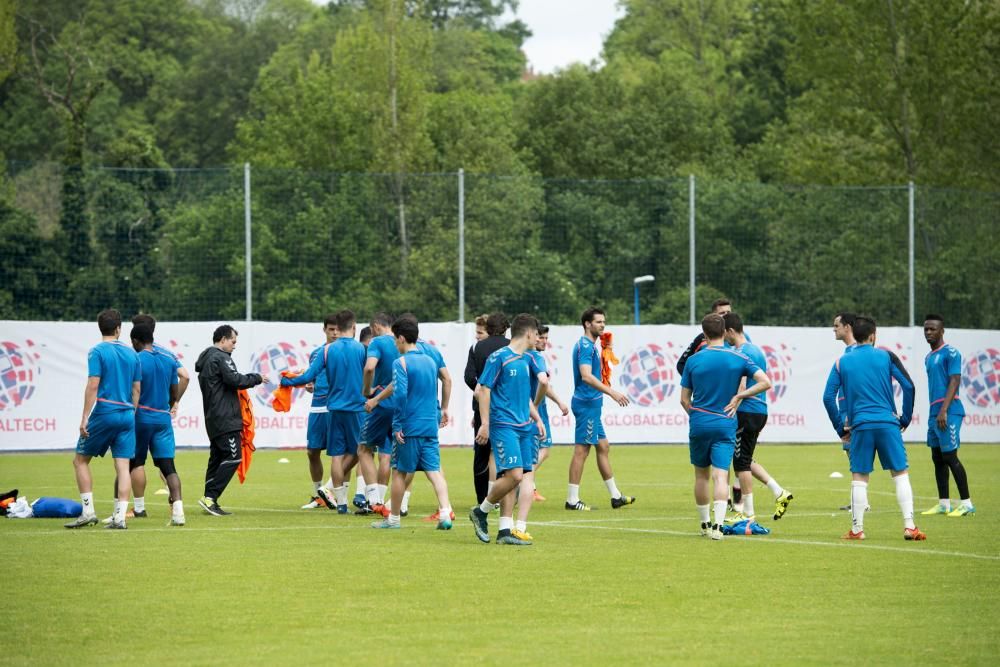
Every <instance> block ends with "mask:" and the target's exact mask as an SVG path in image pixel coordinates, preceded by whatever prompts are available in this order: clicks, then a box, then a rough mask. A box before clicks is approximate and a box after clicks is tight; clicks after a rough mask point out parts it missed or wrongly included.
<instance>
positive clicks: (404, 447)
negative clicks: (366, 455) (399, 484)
mask: <svg viewBox="0 0 1000 667" xmlns="http://www.w3.org/2000/svg"><path fill="white" fill-rule="evenodd" d="M394 443H395V444H394V445H393V447H392V467H393V469H395V470H396V471H398V472H401V473H411V472H416V471H418V470H423V471H424V472H439V471H440V470H441V449H440V447H439V446H438V439H437V436H423V437H422V436H419V435H410V436H407V437H406V442H398V441H394Z"/></svg>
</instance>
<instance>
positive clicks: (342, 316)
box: [337, 309, 357, 333]
mask: <svg viewBox="0 0 1000 667" xmlns="http://www.w3.org/2000/svg"><path fill="white" fill-rule="evenodd" d="M355 322H357V318H356V317H354V311H353V310H347V309H344V310H341V311H339V312H338V313H337V328H338V329H340V331H341V333H346V332H347V331H348V330H350V328H351V327H353V326H354V323H355Z"/></svg>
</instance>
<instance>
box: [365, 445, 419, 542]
mask: <svg viewBox="0 0 1000 667" xmlns="http://www.w3.org/2000/svg"><path fill="white" fill-rule="evenodd" d="M392 467H393V470H394V471H395V474H393V476H392V487H391V491H390V493H391V498H392V500H391V502H392V506H393V507H397V508H398V507H399V506H400V505H401V504H402V502H403V492H404V491H405V490H406V479H407V477H412V476H413V471H414V470H416V468H417V444H416V438H408V439H407V440H406V441H405V442H398V441H397V442H396V444H395V446H394V447H393V456H392ZM366 509H367V508H366ZM399 525H400V523H399V511H398V510H393V511H391V512H390V513H389V514H388V515H387V516H385V517H384V518H383V519H381V520H379V521H374V522H373V523H372V524H371V526H372V528H383V529H385V528H391V529H397V528H399Z"/></svg>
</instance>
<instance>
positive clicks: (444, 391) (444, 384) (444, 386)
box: [438, 366, 451, 428]
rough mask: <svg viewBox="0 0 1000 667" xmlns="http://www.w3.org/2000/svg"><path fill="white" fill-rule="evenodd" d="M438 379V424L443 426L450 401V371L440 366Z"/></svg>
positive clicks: (446, 422) (445, 423) (446, 421)
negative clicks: (439, 392) (439, 393)
mask: <svg viewBox="0 0 1000 667" xmlns="http://www.w3.org/2000/svg"><path fill="white" fill-rule="evenodd" d="M438 379H439V380H441V423H440V424H438V426H440V427H442V428H444V427H445V426H447V425H448V404H449V403H451V373H449V372H448V369H447V368H445V367H444V366H442V367H441V368H439V369H438Z"/></svg>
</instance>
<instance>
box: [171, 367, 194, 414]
mask: <svg viewBox="0 0 1000 667" xmlns="http://www.w3.org/2000/svg"><path fill="white" fill-rule="evenodd" d="M189 384H191V374H190V373H188V371H187V369H186V368H184V367H183V366H180V365H178V366H177V400H176V401H174V405H176V404H177V403H180V401H181V397H182V396H183V395H184V392H186V391H187V388H188V385H189Z"/></svg>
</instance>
